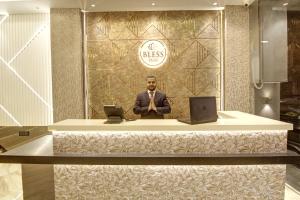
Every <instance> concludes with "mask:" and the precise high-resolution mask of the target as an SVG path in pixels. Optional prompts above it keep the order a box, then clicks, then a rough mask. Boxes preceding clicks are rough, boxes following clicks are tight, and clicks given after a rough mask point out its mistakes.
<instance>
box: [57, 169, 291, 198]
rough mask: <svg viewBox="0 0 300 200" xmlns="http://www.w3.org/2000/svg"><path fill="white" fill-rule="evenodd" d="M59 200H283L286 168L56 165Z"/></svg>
mask: <svg viewBox="0 0 300 200" xmlns="http://www.w3.org/2000/svg"><path fill="white" fill-rule="evenodd" d="M54 171H55V199H56V200H62V199H72V200H77V199H78V200H79V199H89V200H93V199H94V200H96V199H114V200H115V199H130V200H131V199H149V200H150V199H151V200H152V199H161V200H166V199H176V200H177V199H178V200H179V199H182V200H186V199H190V200H196V199H197V200H198V199H207V200H236V199H249V200H250V199H257V200H262V199H270V200H271V199H272V200H283V198H284V187H285V165H260V166H256V165H251V166H247V165H246V166H101V165H82V166H80V165H55V166H54Z"/></svg>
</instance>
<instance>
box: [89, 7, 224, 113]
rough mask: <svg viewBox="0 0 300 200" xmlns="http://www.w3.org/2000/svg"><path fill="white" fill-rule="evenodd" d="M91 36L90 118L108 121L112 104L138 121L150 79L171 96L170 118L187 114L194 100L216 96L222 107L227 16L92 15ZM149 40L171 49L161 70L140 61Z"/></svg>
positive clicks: (203, 13) (206, 13)
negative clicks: (137, 105) (137, 106)
mask: <svg viewBox="0 0 300 200" xmlns="http://www.w3.org/2000/svg"><path fill="white" fill-rule="evenodd" d="M87 36H88V37H87V48H88V91H89V101H88V104H89V117H90V118H105V115H104V112H103V105H104V104H112V103H117V104H120V105H122V107H123V108H124V110H125V112H126V114H125V115H126V117H128V118H136V117H137V116H136V115H134V114H133V112H132V108H133V105H134V102H135V98H136V95H137V94H138V93H139V92H141V91H144V90H145V89H146V80H145V78H146V76H147V75H149V74H154V75H156V76H157V82H158V84H157V87H158V89H159V90H162V91H164V92H166V93H167V97H168V99H169V102H170V103H171V107H172V113H171V114H169V115H168V116H167V118H176V117H181V116H185V115H187V111H188V110H189V109H188V97H189V96H216V97H217V101H218V102H217V104H218V107H219V106H220V103H219V102H220V90H221V89H220V88H221V86H220V84H221V83H220V82H221V81H220V73H221V52H222V51H221V44H220V42H221V12H219V11H187V12H184V11H175V12H174V11H172V12H110V13H88V14H87ZM149 39H159V40H161V41H163V42H165V43H166V45H167V46H168V50H169V57H168V60H167V62H166V63H165V64H164V65H163V66H162V67H160V68H158V69H149V68H146V67H145V66H143V65H142V63H141V62H140V61H139V58H138V48H139V46H140V45H141V43H142V42H143V41H144V40H149Z"/></svg>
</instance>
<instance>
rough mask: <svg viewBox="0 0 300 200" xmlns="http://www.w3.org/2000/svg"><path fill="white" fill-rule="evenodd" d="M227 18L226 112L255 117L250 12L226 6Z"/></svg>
mask: <svg viewBox="0 0 300 200" xmlns="http://www.w3.org/2000/svg"><path fill="white" fill-rule="evenodd" d="M224 16H225V27H224V43H225V44H224V52H225V55H224V59H225V63H224V64H225V66H224V97H225V110H239V111H242V112H248V113H254V90H253V86H252V84H251V74H250V59H249V56H250V52H249V9H248V8H247V7H244V6H226V7H225V10H224Z"/></svg>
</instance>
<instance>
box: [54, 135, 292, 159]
mask: <svg viewBox="0 0 300 200" xmlns="http://www.w3.org/2000/svg"><path fill="white" fill-rule="evenodd" d="M286 148H287V131H276V130H272V131H85V132H84V131H73V132H72V131H67V132H63V131H61V132H53V151H54V153H62V152H68V153H147V154H161V153H162V154H174V153H175V154H176V153H202V154H218V153H219V154H230V153H233V154H234V153H285V152H286Z"/></svg>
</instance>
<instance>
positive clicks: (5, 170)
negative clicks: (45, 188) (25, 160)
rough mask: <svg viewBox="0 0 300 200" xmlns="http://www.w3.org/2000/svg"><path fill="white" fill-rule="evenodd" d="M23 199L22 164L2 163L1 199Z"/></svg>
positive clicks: (0, 168) (0, 170)
mask: <svg viewBox="0 0 300 200" xmlns="http://www.w3.org/2000/svg"><path fill="white" fill-rule="evenodd" d="M13 199H14V200H23V189H22V170H21V164H0V200H13Z"/></svg>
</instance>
